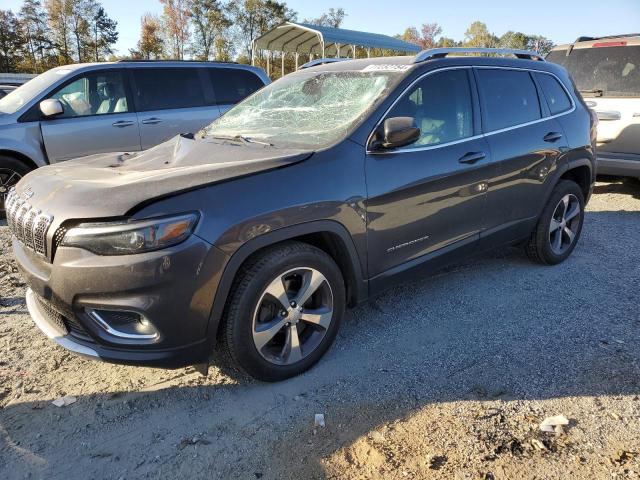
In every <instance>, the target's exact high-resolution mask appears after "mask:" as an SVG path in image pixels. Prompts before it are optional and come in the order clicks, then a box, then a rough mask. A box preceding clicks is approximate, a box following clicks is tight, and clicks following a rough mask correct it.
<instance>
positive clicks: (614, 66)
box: [547, 41, 640, 97]
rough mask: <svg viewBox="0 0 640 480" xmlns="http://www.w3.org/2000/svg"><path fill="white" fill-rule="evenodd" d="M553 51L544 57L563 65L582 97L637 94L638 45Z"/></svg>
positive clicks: (639, 86)
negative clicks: (568, 51)
mask: <svg viewBox="0 0 640 480" xmlns="http://www.w3.org/2000/svg"><path fill="white" fill-rule="evenodd" d="M620 43H625V42H607V41H603V42H599V43H596V44H595V45H602V46H596V47H593V48H574V49H573V50H571V52H570V53H569V55H567V51H566V50H553V51H552V52H550V53H549V55H547V60H548V61H550V62H554V63H558V64H560V65H562V66H563V67H565V68H566V69H567V70H568V71H569V73H570V74H571V77H573V80H574V81H575V82H576V86H577V87H578V90H580V93H582V94H583V95H584V96H603V97H607V96H621V97H640V45H622V46H607V45H608V44H618V45H619V44H620Z"/></svg>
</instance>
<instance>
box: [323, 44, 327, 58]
mask: <svg viewBox="0 0 640 480" xmlns="http://www.w3.org/2000/svg"><path fill="white" fill-rule="evenodd" d="M322 58H327V54H326V53H325V51H324V40H322Z"/></svg>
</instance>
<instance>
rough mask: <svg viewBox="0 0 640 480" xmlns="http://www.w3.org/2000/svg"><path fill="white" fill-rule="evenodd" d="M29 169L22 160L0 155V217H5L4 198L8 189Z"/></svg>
mask: <svg viewBox="0 0 640 480" xmlns="http://www.w3.org/2000/svg"><path fill="white" fill-rule="evenodd" d="M30 171H31V168H30V167H29V166H28V165H26V164H25V163H24V162H21V161H20V160H18V159H16V158H13V157H7V156H4V155H0V218H4V217H5V209H4V200H5V197H6V196H7V193H9V189H10V188H11V187H12V186H14V185H15V184H16V183H18V181H19V180H20V179H21V178H22V177H24V176H25V175H26V174H27V173H29V172H30Z"/></svg>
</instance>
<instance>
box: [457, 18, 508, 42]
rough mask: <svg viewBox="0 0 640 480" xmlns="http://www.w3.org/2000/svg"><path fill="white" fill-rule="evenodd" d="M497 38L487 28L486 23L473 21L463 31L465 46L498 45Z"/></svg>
mask: <svg viewBox="0 0 640 480" xmlns="http://www.w3.org/2000/svg"><path fill="white" fill-rule="evenodd" d="M498 42H499V39H498V38H497V37H496V36H495V35H494V34H493V33H491V32H489V29H488V28H487V25H486V24H484V23H482V22H479V21H475V22H473V23H472V24H471V25H469V28H467V31H466V32H464V46H465V47H481V48H491V47H495V46H497V45H498Z"/></svg>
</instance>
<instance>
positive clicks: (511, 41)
mask: <svg viewBox="0 0 640 480" xmlns="http://www.w3.org/2000/svg"><path fill="white" fill-rule="evenodd" d="M528 41H529V36H528V35H525V34H524V33H522V32H514V31H512V30H509V31H508V32H507V33H505V34H504V35H502V36H501V37H500V41H499V44H500V46H501V47H502V48H515V49H518V50H525V49H526V48H527V42H528Z"/></svg>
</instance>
